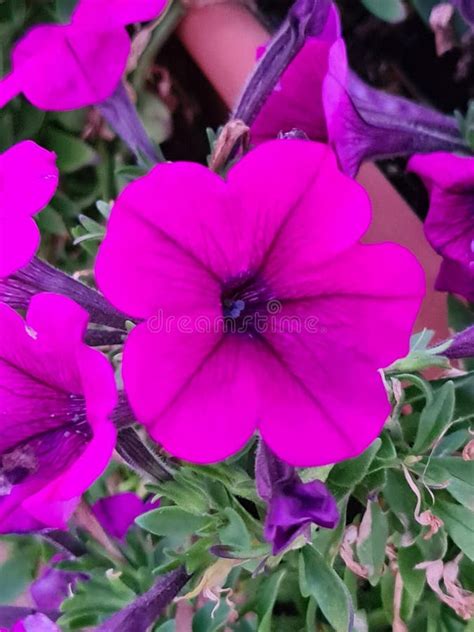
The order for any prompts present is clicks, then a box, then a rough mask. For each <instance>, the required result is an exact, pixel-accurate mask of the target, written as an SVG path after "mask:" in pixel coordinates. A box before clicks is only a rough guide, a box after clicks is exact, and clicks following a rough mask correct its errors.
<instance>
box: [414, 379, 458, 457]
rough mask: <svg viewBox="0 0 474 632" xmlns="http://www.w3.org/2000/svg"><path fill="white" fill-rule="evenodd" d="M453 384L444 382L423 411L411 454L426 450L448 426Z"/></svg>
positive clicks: (452, 401) (450, 414)
mask: <svg viewBox="0 0 474 632" xmlns="http://www.w3.org/2000/svg"><path fill="white" fill-rule="evenodd" d="M454 404H455V392H454V383H453V382H452V381H449V382H446V383H445V384H444V385H443V386H442V387H441V388H440V389H439V390H438V391H437V392H436V393H435V395H434V398H433V400H432V401H431V402H430V403H428V404H427V405H426V406H425V408H424V409H423V411H422V413H421V415H420V420H419V424H418V430H417V433H416V439H415V443H414V445H413V452H414V453H415V454H420V453H421V452H424V451H425V450H427V449H428V448H429V447H430V446H431V445H432V444H433V443H434V442H435V441H436V439H437V438H438V437H439V436H440V435H441V434H442V433H443V431H444V430H445V429H446V428H447V427H448V426H449V424H450V423H451V420H452V418H453V414H454Z"/></svg>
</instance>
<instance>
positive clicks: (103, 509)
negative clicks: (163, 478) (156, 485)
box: [92, 492, 160, 540]
mask: <svg viewBox="0 0 474 632" xmlns="http://www.w3.org/2000/svg"><path fill="white" fill-rule="evenodd" d="M159 504H160V503H159V501H157V502H145V501H143V500H142V499H141V498H139V497H138V496H137V495H136V494H133V493H132V492H124V493H122V494H114V495H113V496H107V497H105V498H101V499H100V500H98V501H97V502H96V503H95V504H94V505H93V506H92V511H93V513H94V515H95V517H96V518H97V520H98V521H99V522H100V524H101V526H102V528H103V529H104V531H105V532H106V533H107V534H108V535H110V536H112V537H113V538H116V539H117V540H123V539H124V538H125V536H126V534H127V531H128V530H129V529H130V527H131V526H132V525H133V523H134V522H135V518H137V517H138V516H140V515H141V514H142V513H145V512H147V511H151V510H152V509H156V508H157V507H159Z"/></svg>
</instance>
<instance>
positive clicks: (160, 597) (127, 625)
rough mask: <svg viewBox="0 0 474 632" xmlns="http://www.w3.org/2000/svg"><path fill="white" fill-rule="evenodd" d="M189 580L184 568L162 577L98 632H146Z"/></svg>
mask: <svg viewBox="0 0 474 632" xmlns="http://www.w3.org/2000/svg"><path fill="white" fill-rule="evenodd" d="M189 578H190V576H189V575H188V574H187V573H186V569H185V568H184V566H180V567H179V568H177V569H175V570H173V571H171V572H169V573H166V575H162V576H161V577H159V578H158V580H157V581H156V583H155V585H154V586H153V588H151V589H150V590H149V591H148V592H146V593H145V594H144V595H141V596H140V597H137V599H135V601H133V602H132V603H131V604H130V605H128V606H127V607H126V608H124V609H123V610H121V611H120V612H117V614H114V615H113V616H112V617H110V619H107V621H105V622H104V623H103V624H102V625H100V626H98V627H97V632H146V630H148V629H149V627H150V626H151V625H152V624H153V623H154V622H155V621H156V619H157V618H158V617H159V616H160V615H161V613H162V612H163V610H164V609H165V608H166V607H167V606H168V605H169V604H170V603H171V602H172V601H173V599H174V598H175V597H176V595H177V594H178V593H179V591H180V590H181V589H182V588H183V586H184V585H185V584H186V582H187V581H188V580H189Z"/></svg>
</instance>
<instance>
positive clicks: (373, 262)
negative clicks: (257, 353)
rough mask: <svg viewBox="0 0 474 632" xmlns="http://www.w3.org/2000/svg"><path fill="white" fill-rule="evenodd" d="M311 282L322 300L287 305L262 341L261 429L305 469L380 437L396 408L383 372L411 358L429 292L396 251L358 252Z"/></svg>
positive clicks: (415, 268) (386, 247)
mask: <svg viewBox="0 0 474 632" xmlns="http://www.w3.org/2000/svg"><path fill="white" fill-rule="evenodd" d="M312 283H314V285H313V290H314V291H317V290H316V287H317V285H318V283H319V292H320V294H319V295H318V296H317V297H315V298H313V299H310V298H307V299H305V300H295V301H293V302H292V301H289V302H287V303H285V302H283V306H282V311H281V313H280V314H278V315H277V316H275V320H274V321H271V322H273V326H272V327H271V328H270V329H269V330H268V331H267V332H266V333H265V334H264V336H263V340H264V343H265V345H266V346H267V356H268V359H269V360H271V363H272V365H273V366H272V367H270V368H269V374H270V375H271V376H272V377H271V379H268V378H265V376H264V377H263V386H262V390H263V392H264V393H265V404H264V409H263V410H262V414H261V418H262V420H261V422H260V430H261V433H262V436H263V438H264V440H265V441H266V442H267V443H268V445H269V446H270V448H272V449H273V450H274V451H275V452H276V454H277V455H278V456H279V457H280V458H282V459H284V460H286V461H288V462H289V463H292V464H293V465H300V466H303V465H304V466H309V465H324V464H327V463H333V462H336V461H340V460H343V459H346V458H351V457H353V456H356V455H357V454H359V453H360V452H361V451H362V450H364V449H365V448H366V447H367V446H368V445H369V444H370V443H371V441H373V439H375V437H376V436H377V435H378V434H379V433H380V430H381V428H382V426H383V424H384V422H385V419H386V417H387V415H388V413H389V410H390V407H389V404H388V400H387V396H386V393H385V388H384V386H383V383H382V380H381V377H380V375H379V374H378V369H379V368H382V367H384V366H386V365H387V364H389V363H390V362H392V361H394V360H395V359H397V358H398V357H402V356H404V355H405V353H406V352H407V351H408V340H409V335H410V333H411V330H412V327H413V323H414V321H415V318H416V314H417V311H418V309H419V307H420V304H421V300H422V297H423V291H424V282H423V273H422V271H421V268H420V266H419V265H418V264H417V262H416V260H415V259H414V257H413V256H411V255H410V253H408V252H407V251H405V250H404V249H403V248H401V247H399V246H396V245H393V244H383V245H370V246H365V245H364V246H362V245H356V246H354V248H352V249H351V250H349V251H348V252H347V253H346V254H345V255H344V256H341V257H339V258H337V259H335V260H334V261H332V262H330V263H329V264H328V265H327V266H325V267H324V268H322V269H321V271H320V277H319V282H317V281H316V277H314V278H313V280H312ZM375 314H376V318H374V315H375ZM284 319H287V323H288V322H289V321H288V319H293V320H292V321H290V322H293V325H292V326H293V329H287V332H286V333H285V327H287V328H288V327H289V326H290V325H285V324H284V323H285V320H284ZM295 319H296V320H295ZM295 325H298V326H299V328H300V329H299V330H296V331H295V329H294V327H295ZM382 341H383V342H382ZM335 358H337V360H335ZM280 380H282V381H283V382H281V381H280ZM273 382H274V383H276V384H279V387H278V392H276V389H275V388H274V386H272V384H273ZM282 383H285V384H286V387H285V388H282V386H281V384H282ZM288 420H291V424H290V425H289V421H288Z"/></svg>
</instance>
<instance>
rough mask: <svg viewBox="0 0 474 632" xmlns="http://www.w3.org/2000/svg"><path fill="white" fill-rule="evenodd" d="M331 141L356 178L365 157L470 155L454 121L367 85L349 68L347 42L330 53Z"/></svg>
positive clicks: (326, 99)
mask: <svg viewBox="0 0 474 632" xmlns="http://www.w3.org/2000/svg"><path fill="white" fill-rule="evenodd" d="M323 104H324V110H325V114H326V123H327V128H328V137H329V142H330V144H331V145H333V147H334V149H335V151H336V154H337V156H338V159H339V164H340V166H341V168H342V170H343V171H344V172H345V173H347V174H348V175H350V176H355V175H356V174H357V172H358V170H359V167H360V165H361V164H362V163H363V162H364V161H365V160H373V159H375V158H384V157H389V156H395V155H410V154H414V153H429V152H434V151H458V152H462V153H468V152H469V148H468V146H467V144H466V143H465V142H464V141H463V140H462V138H461V135H460V132H459V129H458V124H457V122H456V119H455V118H454V117H451V116H446V115H444V114H440V113H438V112H436V111H434V110H431V109H430V108H427V107H424V106H422V105H418V104H417V103H414V102H413V101H410V100H408V99H404V98H402V97H398V96H393V95H389V94H386V93H385V92H382V91H381V90H376V89H375V88H372V87H371V86H368V85H367V84H365V83H364V82H363V81H362V80H361V79H359V78H358V77H357V75H355V74H354V73H353V72H351V70H350V69H349V67H348V63H347V55H346V48H345V44H344V41H343V40H342V39H339V40H337V41H336V42H335V43H334V44H333V46H332V48H331V51H330V54H329V70H328V74H327V76H326V79H325V80H324V85H323Z"/></svg>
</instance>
